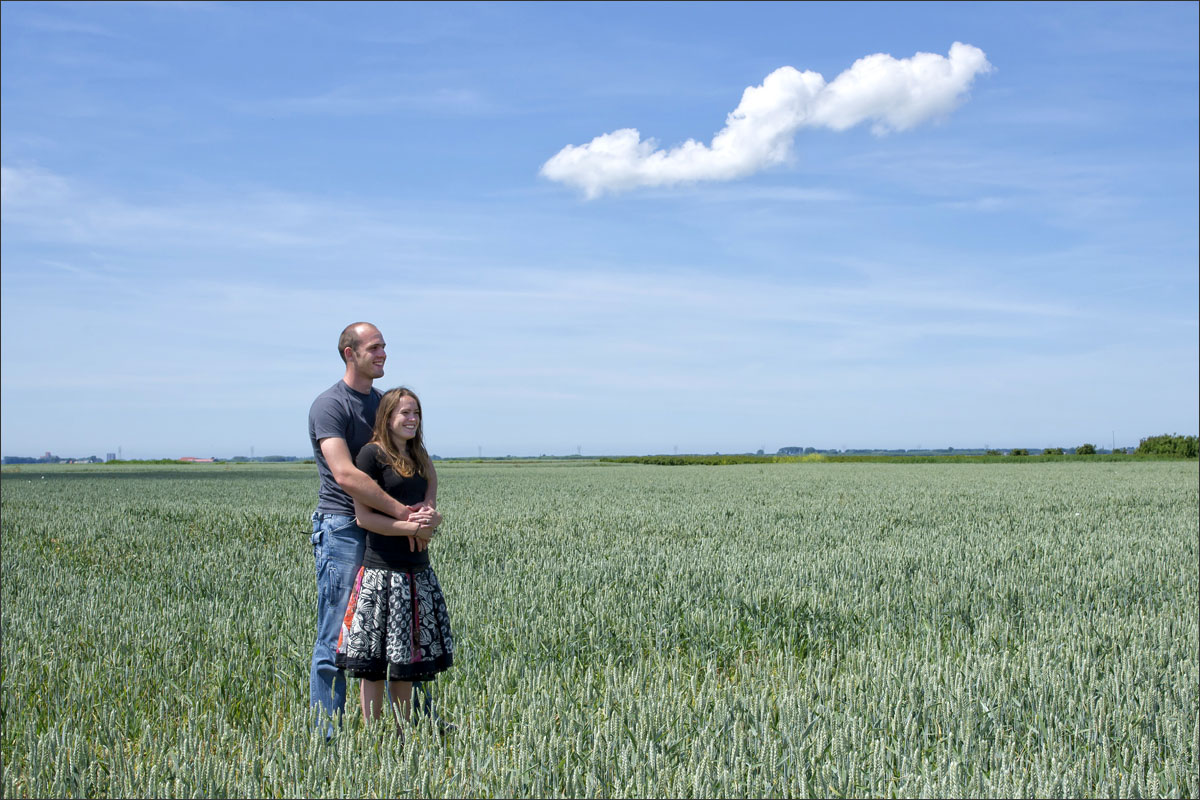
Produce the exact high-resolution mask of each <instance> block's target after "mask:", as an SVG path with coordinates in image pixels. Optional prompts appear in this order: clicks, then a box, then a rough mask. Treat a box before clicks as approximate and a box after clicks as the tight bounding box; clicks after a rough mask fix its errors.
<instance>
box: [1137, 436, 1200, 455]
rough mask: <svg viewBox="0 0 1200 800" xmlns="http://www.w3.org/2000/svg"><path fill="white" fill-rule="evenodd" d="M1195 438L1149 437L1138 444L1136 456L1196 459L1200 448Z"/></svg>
mask: <svg viewBox="0 0 1200 800" xmlns="http://www.w3.org/2000/svg"><path fill="white" fill-rule="evenodd" d="M1198 441H1200V440H1197V438H1196V437H1195V436H1180V435H1179V434H1174V435H1170V436H1169V435H1167V434H1165V433H1164V434H1162V435H1161V436H1148V437H1146V438H1145V439H1142V441H1141V442H1140V443H1138V447H1137V450H1135V451H1134V455H1139V456H1175V457H1176V458H1196V457H1197V454H1198V446H1197V442H1198Z"/></svg>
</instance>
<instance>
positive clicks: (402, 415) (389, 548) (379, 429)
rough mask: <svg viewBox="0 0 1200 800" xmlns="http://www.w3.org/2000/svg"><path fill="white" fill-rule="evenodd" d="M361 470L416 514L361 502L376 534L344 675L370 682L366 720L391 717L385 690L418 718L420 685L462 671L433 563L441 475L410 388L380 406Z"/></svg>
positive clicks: (343, 653) (357, 507)
mask: <svg viewBox="0 0 1200 800" xmlns="http://www.w3.org/2000/svg"><path fill="white" fill-rule="evenodd" d="M355 465H356V466H357V467H358V468H359V469H361V470H362V471H363V472H365V473H367V474H368V475H370V476H371V477H372V478H374V479H375V480H376V482H378V483H379V485H380V486H381V487H382V488H383V490H384V491H385V492H387V493H388V494H389V495H391V496H392V497H394V498H396V499H397V500H399V501H400V502H401V503H404V504H405V505H407V506H409V508H411V509H412V510H413V511H412V514H410V515H409V517H408V519H406V520H397V519H394V518H392V517H389V516H387V515H386V514H382V513H380V512H379V511H376V510H375V509H373V508H368V507H367V506H364V505H362V504H361V503H360V502H359V501H357V500H355V502H354V513H355V515H356V516H357V518H358V525H359V526H360V527H362V528H365V529H366V530H367V531H368V533H367V540H366V546H365V549H364V552H363V565H362V567H361V568H360V569H359V571H358V578H357V579H356V581H355V585H354V591H353V593H352V594H351V596H350V602H349V604H348V605H347V607H346V616H345V619H344V621H343V623H342V634H341V636H340V637H339V640H338V654H337V663H338V666H340V667H343V668H344V669H347V670H349V672H350V674H351V675H352V676H354V677H356V678H359V679H360V684H359V700H360V704H361V706H362V713H363V719H364V720H367V721H372V720H376V719H378V718H379V717H380V716H381V715H382V713H383V695H384V682H385V681H387V684H388V700H389V703H390V705H391V706H392V708H393V710H394V711H395V712H396V713H398V715H400V716H402V717H403V718H404V719H408V716H409V710H410V706H411V698H412V684H413V681H426V680H430V679H431V678H433V677H434V676H436V675H437V674H438V673H440V672H443V671H444V670H446V669H448V668H449V667H450V666H451V665H452V664H453V663H454V640H453V638H452V636H451V632H450V615H449V613H448V612H447V611H446V601H445V598H444V597H443V596H442V590H441V586H439V584H438V580H437V576H436V575H435V574H434V572H433V568H432V567H431V566H430V563H429V551H428V549H427V547H428V544H429V540H430V538H431V537H432V536H433V533H434V530H435V529H436V528H437V526H438V525H439V524H440V523H441V521H442V515H441V514H440V513H438V511H437V508H436V498H437V473H436V472H435V471H434V468H433V461H432V460H430V458H429V454H428V453H427V452H426V451H425V444H424V441H423V436H422V434H421V401H420V400H419V399H418V398H417V396H416V395H415V394H414V393H413V392H412V391H411V390H409V389H406V388H404V387H400V388H397V389H392V390H390V391H388V392H387V393H385V394H384V395H383V397H382V398H381V399H380V401H379V412H378V414H377V416H376V417H375V428H374V431H373V434H372V437H371V440H370V442H368V443H367V444H366V445H365V446H364V447H363V448H362V450H360V451H359V453H358V458H356V459H355Z"/></svg>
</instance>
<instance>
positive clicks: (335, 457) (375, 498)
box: [321, 436, 409, 520]
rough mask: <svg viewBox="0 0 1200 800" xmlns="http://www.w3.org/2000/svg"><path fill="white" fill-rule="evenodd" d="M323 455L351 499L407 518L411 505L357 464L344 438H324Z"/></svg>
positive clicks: (396, 517)
mask: <svg viewBox="0 0 1200 800" xmlns="http://www.w3.org/2000/svg"><path fill="white" fill-rule="evenodd" d="M321 455H323V456H325V463H326V464H328V465H329V471H330V472H332V473H333V479H334V480H335V481H337V485H338V486H340V487H342V489H344V490H345V491H346V494H348V495H350V497H351V498H353V499H354V500H356V501H357V502H359V503H362V504H363V505H365V506H369V507H370V508H373V509H375V510H377V511H382V512H383V513H384V514H387V515H388V516H389V517H392V518H394V519H399V520H404V519H408V513H409V508H408V506H406V505H404V503H401V502H400V501H399V500H397V499H396V498H394V497H392V496H391V495H389V494H388V493H387V492H385V491H384V490H383V487H381V486H380V485H379V484H378V483H376V482H375V481H374V480H372V479H371V476H370V475H368V474H367V473H365V472H363V471H362V470H360V469H359V468H358V467H356V466H354V461H353V459H351V458H350V447H349V446H348V445H347V444H346V440H345V439H339V438H338V437H336V436H330V437H329V438H327V439H322V440H321Z"/></svg>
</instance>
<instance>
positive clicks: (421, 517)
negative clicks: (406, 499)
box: [408, 505, 442, 528]
mask: <svg viewBox="0 0 1200 800" xmlns="http://www.w3.org/2000/svg"><path fill="white" fill-rule="evenodd" d="M408 510H409V513H408V519H409V521H410V522H417V523H420V524H421V525H428V526H429V527H430V528H436V527H437V526H438V525H441V524H442V514H441V512H440V511H438V510H437V509H436V508H434V507H433V506H427V505H425V506H409V507H408Z"/></svg>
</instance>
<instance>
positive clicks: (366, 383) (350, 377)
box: [342, 367, 373, 394]
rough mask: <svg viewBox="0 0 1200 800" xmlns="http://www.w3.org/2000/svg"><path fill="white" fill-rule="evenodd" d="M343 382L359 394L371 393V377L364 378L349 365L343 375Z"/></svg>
mask: <svg viewBox="0 0 1200 800" xmlns="http://www.w3.org/2000/svg"><path fill="white" fill-rule="evenodd" d="M342 382H343V383H345V384H346V385H347V386H349V387H350V388H351V389H353V390H354V391H356V392H358V393H359V394H370V393H371V384H372V383H373V381H372V380H371V379H370V378H364V377H363V376H362V375H359V374H358V373H357V372H355V371H354V370H353V369H350V368H349V367H347V368H346V374H345V375H343V376H342Z"/></svg>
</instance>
